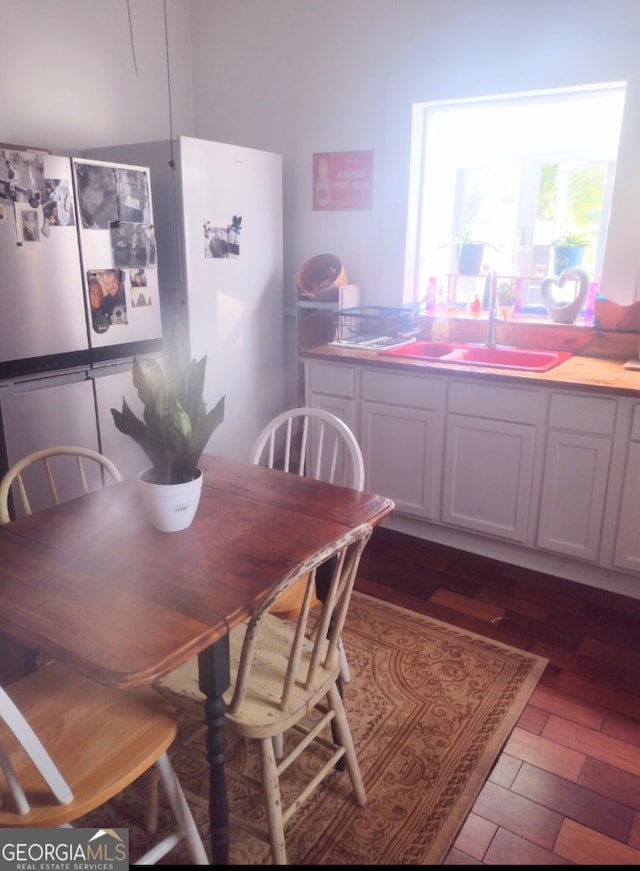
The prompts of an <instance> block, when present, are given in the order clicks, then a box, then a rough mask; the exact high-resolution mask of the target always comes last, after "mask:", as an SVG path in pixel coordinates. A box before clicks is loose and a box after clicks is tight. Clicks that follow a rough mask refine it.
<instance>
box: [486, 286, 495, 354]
mask: <svg viewBox="0 0 640 871" xmlns="http://www.w3.org/2000/svg"><path fill="white" fill-rule="evenodd" d="M487 286H488V287H487ZM485 287H487V289H488V291H489V323H488V325H487V340H486V342H485V345H486V347H487V348H493V346H494V345H495V344H496V320H497V318H498V275H497V273H496V271H495V269H492V270H491V271H490V272H489V274H488V275H487V284H486V285H485Z"/></svg>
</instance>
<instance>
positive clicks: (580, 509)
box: [536, 393, 617, 562]
mask: <svg viewBox="0 0 640 871" xmlns="http://www.w3.org/2000/svg"><path fill="white" fill-rule="evenodd" d="M616 413H617V403H616V400H615V399H605V398H602V397H596V396H576V395H572V394H569V393H552V394H551V395H550V399H549V419H548V431H547V434H546V450H545V462H544V471H543V477H542V494H541V500H540V521H539V524H538V536H537V541H536V543H537V546H538V547H540V548H545V549H547V550H552V551H554V552H556V553H560V554H562V555H564V556H570V557H575V558H577V559H583V560H589V561H591V562H597V561H598V558H599V555H600V541H601V534H602V523H603V517H604V511H605V503H606V498H607V483H608V479H609V464H610V459H611V448H612V441H613V435H614V429H615V422H616Z"/></svg>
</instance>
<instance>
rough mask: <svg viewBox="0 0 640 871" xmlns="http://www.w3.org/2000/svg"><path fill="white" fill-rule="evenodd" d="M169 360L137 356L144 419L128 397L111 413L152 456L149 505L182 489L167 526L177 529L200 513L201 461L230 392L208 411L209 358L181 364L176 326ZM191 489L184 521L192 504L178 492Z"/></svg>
mask: <svg viewBox="0 0 640 871" xmlns="http://www.w3.org/2000/svg"><path fill="white" fill-rule="evenodd" d="M165 360H166V363H165V368H164V369H163V368H162V366H160V364H159V363H158V362H157V361H156V360H154V359H141V358H139V357H136V358H135V359H134V361H133V384H134V386H135V388H136V390H137V391H138V396H139V397H140V399H141V401H142V403H143V405H144V413H143V420H140V418H138V417H137V416H136V415H135V414H134V413H133V411H132V410H131V408H130V407H129V405H128V404H127V401H126V400H125V399H124V397H123V400H122V410H121V411H118V410H117V409H115V408H112V409H111V414H112V415H113V420H114V423H115V425H116V427H117V428H118V429H119V430H120V432H122V433H124V434H125V435H128V436H130V437H131V438H132V439H133V440H134V441H135V442H136V444H138V445H139V446H140V447H141V448H142V450H143V451H144V452H145V453H146V455H147V456H148V457H149V460H150V461H151V466H150V467H149V468H148V469H143V470H142V472H140V474H139V475H138V479H139V481H140V483H141V487H142V492H143V498H144V499H145V504H146V505H147V507H148V508H149V505H150V503H149V501H147V500H150V499H151V498H152V497H157V499H159V500H161V501H162V502H164V503H165V504H167V503H168V501H169V500H170V499H172V498H173V497H172V495H171V493H172V492H174V493H175V492H178V496H177V499H178V501H177V503H176V505H177V507H176V508H174V509H172V515H173V516H172V518H171V520H170V521H169V526H170V528H169V529H165V531H175V530H176V529H184V528H186V526H188V525H189V523H190V522H191V520H192V519H193V516H194V514H195V510H196V508H197V504H198V500H199V494H200V489H201V486H202V472H201V470H200V469H199V468H198V463H199V461H200V457H201V455H202V452H203V450H204V448H205V447H206V445H207V442H208V441H209V439H210V438H211V436H212V434H213V432H214V430H215V429H216V428H217V427H218V426H219V425H220V424H221V423H222V421H223V420H224V401H225V397H224V396H223V397H222V399H220V400H219V401H218V403H217V404H216V406H215V408H213V409H211V410H210V411H207V409H206V405H205V402H204V398H203V388H204V379H205V368H206V364H207V358H206V356H205V357H202V358H201V359H200V360H191V361H190V362H189V364H188V365H186V366H182V365H181V362H180V352H179V340H178V331H177V328H176V329H175V331H174V334H173V336H172V338H171V341H170V342H169V343H168V346H167V352H166V357H165ZM171 486H173V487H176V486H178V491H175V490H174V491H172V490H171V489H170V488H171ZM191 489H193V490H195V491H196V494H197V498H196V503H195V506H194V507H193V512H192V513H191V516H190V518H189V519H188V522H185V521H187V518H188V517H189V514H190V509H187V508H185V499H186V497H185V496H181V495H179V494H180V493H184V492H186V491H187V490H191ZM149 510H150V516H151V519H152V522H153V523H154V525H156V526H158V528H161V525H163V526H166V525H167V524H164V522H163V521H158V522H156V521H157V520H158V517H157V515H158V511H157V510H155V509H151V508H149Z"/></svg>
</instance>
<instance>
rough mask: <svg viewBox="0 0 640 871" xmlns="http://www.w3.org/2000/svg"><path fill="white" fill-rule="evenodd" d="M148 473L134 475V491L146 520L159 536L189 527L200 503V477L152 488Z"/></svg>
mask: <svg viewBox="0 0 640 871" xmlns="http://www.w3.org/2000/svg"><path fill="white" fill-rule="evenodd" d="M150 472H151V469H150V468H149V469H143V470H142V472H140V473H139V474H138V487H139V489H140V493H141V495H142V501H143V503H144V506H145V508H146V510H147V514H148V515H149V520H150V521H151V523H152V524H153V525H154V526H155V528H156V529H158V530H160V532H179V531H180V530H181V529H186V528H187V527H188V526H190V525H191V523H192V521H193V518H194V517H195V514H196V511H197V508H198V505H199V503H200V494H201V492H202V479H203V477H204V476H203V474H202V472H201V471H200V469H198V473H199V474H198V477H197V478H195V479H194V480H193V481H187V482H186V483H185V484H152V483H150V482H149V481H147V480H145V479H146V478H147V477H148V475H149V473H150Z"/></svg>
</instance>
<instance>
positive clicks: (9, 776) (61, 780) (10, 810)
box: [0, 662, 210, 865]
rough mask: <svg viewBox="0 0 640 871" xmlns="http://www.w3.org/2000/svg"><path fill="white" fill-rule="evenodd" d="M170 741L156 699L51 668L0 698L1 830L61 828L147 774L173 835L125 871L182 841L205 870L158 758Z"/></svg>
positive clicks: (172, 727) (170, 777)
mask: <svg viewBox="0 0 640 871" xmlns="http://www.w3.org/2000/svg"><path fill="white" fill-rule="evenodd" d="M176 731H177V724H176V712H175V710H174V709H173V707H172V706H171V705H170V704H169V702H168V701H167V700H166V699H164V698H163V697H162V696H161V695H160V694H159V693H157V692H156V691H155V690H153V689H151V688H148V687H142V688H136V689H115V688H113V687H106V686H102V685H100V684H95V683H93V682H92V681H90V680H88V679H86V678H84V677H82V676H81V675H80V674H78V673H77V672H75V671H73V670H72V669H69V668H67V667H65V666H63V665H62V664H60V663H58V662H51V663H49V664H47V665H45V666H43V667H42V668H39V669H37V670H36V671H34V672H32V673H31V674H30V675H28V676H27V677H25V678H21V679H20V680H18V681H16V682H15V683H12V684H10V686H9V687H8V688H7V689H6V690H4V689H2V688H0V768H2V770H3V771H4V775H5V776H4V778H0V826H1V827H3V828H8V827H10V828H25V827H28V828H36V827H37V828H41V827H59V826H68V825H70V824H71V823H72V822H73V821H74V820H77V819H79V818H80V817H82V816H84V815H85V814H87V813H89V812H91V811H93V810H95V809H96V808H97V807H99V806H100V805H102V804H104V802H106V801H108V800H109V799H111V798H113V797H114V796H116V795H117V794H118V793H120V792H121V791H122V790H123V789H125V788H126V787H127V786H129V785H130V784H131V783H133V782H134V781H135V780H136V779H137V778H138V777H139V776H140V775H141V774H142V773H144V772H145V771H147V770H148V769H149V768H151V767H152V766H153V765H156V766H157V768H158V770H159V774H160V778H161V780H162V782H163V784H164V787H165V789H166V792H167V796H168V798H169V803H170V804H171V807H172V809H173V812H174V815H175V818H176V828H175V831H173V832H171V833H170V834H168V835H167V836H166V837H164V838H162V839H161V840H159V841H158V842H157V843H155V844H154V845H153V846H152V847H151V848H150V849H149V850H148V851H147V852H146V853H145V855H144V856H142V857H140V858H139V859H138V861H137V862H135V863H134V864H139V865H153V864H156V863H157V862H158V860H159V859H161V858H162V857H163V856H165V855H166V854H167V853H168V852H169V851H170V850H171V849H173V847H174V846H175V845H176V844H177V843H179V842H180V841H181V840H182V839H184V840H185V843H186V845H187V847H188V850H189V853H190V855H191V858H192V860H193V864H194V865H208V864H210V863H209V859H208V857H207V853H206V851H205V848H204V845H203V843H202V840H201V838H200V835H199V833H198V829H197V827H196V824H195V821H194V819H193V816H192V814H191V811H190V809H189V806H188V804H187V802H186V799H185V796H184V793H183V791H182V787H181V786H180V783H179V782H178V778H177V776H176V774H175V771H174V769H173V766H172V765H171V762H170V761H169V757H168V756H167V749H168V748H169V747H170V746H171V744H172V743H173V740H174V738H175V736H176ZM39 734H40V735H42V736H43V737H42V739H41V738H39V737H38V735H39ZM45 784H46V786H48V788H49V791H47V790H46V789H44V785H45Z"/></svg>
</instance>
